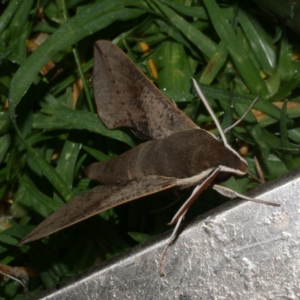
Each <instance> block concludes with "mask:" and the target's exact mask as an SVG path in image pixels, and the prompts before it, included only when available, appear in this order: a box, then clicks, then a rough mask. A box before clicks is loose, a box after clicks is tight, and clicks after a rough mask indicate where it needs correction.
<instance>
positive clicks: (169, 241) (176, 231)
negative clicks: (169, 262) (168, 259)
mask: <svg viewBox="0 0 300 300" xmlns="http://www.w3.org/2000/svg"><path fill="white" fill-rule="evenodd" d="M187 211H188V208H187V209H186V211H185V212H184V213H183V214H182V215H181V216H180V218H179V219H178V220H177V223H176V226H175V228H174V230H173V232H172V235H171V236H170V238H169V240H168V243H167V245H166V246H165V248H164V251H163V252H162V254H161V257H160V260H159V264H158V273H159V276H160V277H164V276H165V274H164V273H163V271H162V267H163V261H164V258H165V256H166V253H167V251H168V249H169V247H170V246H171V245H172V243H173V242H174V240H175V239H176V237H177V233H178V229H179V226H180V224H181V222H182V220H183V219H184V216H185V214H186V212H187Z"/></svg>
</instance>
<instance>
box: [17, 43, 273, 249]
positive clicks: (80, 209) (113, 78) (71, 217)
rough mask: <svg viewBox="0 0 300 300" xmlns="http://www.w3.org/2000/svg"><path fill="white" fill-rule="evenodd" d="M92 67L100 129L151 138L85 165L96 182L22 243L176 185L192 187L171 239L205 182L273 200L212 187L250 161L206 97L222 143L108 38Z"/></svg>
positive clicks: (99, 45)
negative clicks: (232, 142)
mask: <svg viewBox="0 0 300 300" xmlns="http://www.w3.org/2000/svg"><path fill="white" fill-rule="evenodd" d="M93 72H94V73H93V86H94V95H95V102H96V107H97V113H98V115H99V117H100V119H101V121H102V122H103V123H104V124H105V126H106V127H108V128H109V129H115V128H119V127H128V128H130V129H131V130H132V131H133V132H134V133H135V134H136V135H137V136H138V137H141V138H143V139H148V140H149V141H147V142H145V143H142V144H140V145H139V146H137V147H135V148H133V149H131V150H129V151H127V152H125V153H124V154H122V155H120V156H119V157H116V158H113V159H112V160H110V161H105V162H97V163H93V164H92V165H90V166H89V167H88V168H87V170H86V175H87V177H88V178H90V179H92V180H97V181H98V182H100V183H101V185H100V186H97V187H95V188H93V189H91V190H89V191H87V192H85V193H83V194H82V195H79V196H77V197H75V198H74V199H73V200H71V201H70V202H68V203H66V204H65V205H63V206H62V207H61V208H59V209H58V210H57V211H56V212H54V213H53V214H52V215H50V216H49V217H48V218H47V219H46V220H44V221H43V222H42V223H41V224H39V225H38V226H37V227H36V228H35V229H34V230H33V231H32V232H31V233H29V234H28V235H27V236H26V237H25V238H24V239H23V240H22V241H21V242H20V243H19V244H20V245H22V244H25V243H29V242H32V241H34V240H37V239H40V238H42V237H45V236H47V235H49V234H52V233H54V232H56V231H59V230H61V229H63V228H65V227H68V226H71V225H72V224H75V223H77V222H80V221H82V220H84V219H86V218H89V217H91V216H93V215H96V214H98V213H99V212H101V211H104V210H106V209H109V208H112V207H115V206H118V205H120V204H122V203H126V202H129V201H133V200H135V199H138V198H141V197H144V196H146V195H150V194H154V193H157V192H160V191H163V190H166V189H170V188H173V187H179V188H180V189H184V188H188V187H191V186H195V189H194V191H193V192H192V195H191V197H189V199H188V200H187V201H186V202H185V203H184V204H183V206H182V207H181V208H180V210H179V211H178V212H177V213H176V215H175V216H174V218H173V219H172V221H171V222H170V224H174V223H176V222H177V226H176V229H175V231H174V233H173V236H174V234H175V232H176V230H177V228H178V226H179V224H180V222H181V220H182V219H183V217H184V215H185V213H186V211H187V209H188V207H189V206H190V205H191V204H192V202H193V201H194V200H195V199H196V198H197V197H198V195H200V194H201V193H202V192H203V190H205V189H206V188H207V187H208V186H210V185H211V186H212V187H213V188H215V189H216V190H217V191H219V192H220V193H222V194H224V195H226V196H229V197H236V196H239V197H242V198H244V199H247V200H252V201H257V202H263V203H267V204H271V205H275V206H276V205H277V204H276V203H275V204H274V203H269V202H266V201H262V200H258V199H252V198H248V197H246V196H242V195H240V194H238V193H236V192H234V191H232V190H229V189H226V188H224V187H221V186H219V185H217V184H216V183H218V182H221V181H224V180H226V179H228V178H229V177H230V176H232V175H234V176H244V175H246V174H247V162H246V160H245V159H243V158H242V157H241V156H240V155H239V154H238V153H237V152H236V151H235V150H234V149H232V148H231V147H230V146H229V145H228V143H227V142H226V138H225V135H224V134H223V131H222V129H221V127H220V124H219V122H218V120H217V118H216V117H214V114H213V113H212V112H211V109H210V107H209V105H208V103H207V102H206V101H204V103H205V105H206V106H207V109H208V110H209V111H210V112H211V115H212V117H213V118H214V120H215V123H216V125H217V126H218V128H219V132H220V134H221V136H222V140H223V142H220V140H219V139H217V138H216V137H215V136H214V135H213V134H211V133H209V132H208V131H205V130H203V129H201V128H199V127H198V126H197V125H196V124H194V123H193V121H192V120H191V119H189V118H188V117H187V116H186V115H185V114H184V113H183V112H182V111H180V110H179V109H178V108H177V107H176V106H175V105H174V104H173V103H172V102H171V101H169V100H168V99H167V98H166V97H165V96H164V95H163V94H162V93H161V92H160V91H159V89H158V88H157V87H156V86H155V85H154V84H153V83H152V82H151V81H150V80H149V79H148V78H147V77H146V76H145V75H144V74H143V73H142V72H141V71H140V70H139V69H137V67H136V66H135V65H134V63H133V62H132V61H131V60H130V59H129V58H128V57H127V56H126V55H125V53H124V52H123V51H122V50H120V49H119V48H118V47H117V46H115V45H114V44H112V43H111V42H109V41H105V40H99V41H97V42H96V43H95V47H94V71H93ZM194 84H195V87H196V90H197V92H198V93H199V95H200V97H201V98H202V99H205V98H204V96H203V94H202V92H201V90H200V88H199V86H198V85H197V83H196V82H195V81H194ZM173 236H172V237H173ZM168 244H169V243H168Z"/></svg>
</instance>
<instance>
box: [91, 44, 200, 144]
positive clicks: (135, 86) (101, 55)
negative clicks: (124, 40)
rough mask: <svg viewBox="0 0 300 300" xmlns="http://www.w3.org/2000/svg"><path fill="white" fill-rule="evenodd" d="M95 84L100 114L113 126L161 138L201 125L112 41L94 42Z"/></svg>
mask: <svg viewBox="0 0 300 300" xmlns="http://www.w3.org/2000/svg"><path fill="white" fill-rule="evenodd" d="M93 85H94V94H95V101H96V106H97V112H98V115H99V116H100V118H101V120H102V122H103V123H104V124H105V125H106V126H107V127H108V128H110V129H114V128H117V127H129V128H131V129H133V130H134V131H135V132H138V133H140V134H141V135H142V136H143V137H145V138H148V139H161V138H164V137H167V136H169V135H171V134H173V133H174V132H178V131H183V130H188V129H195V128H198V126H196V125H195V124H194V123H193V122H192V121H191V120H190V119H189V118H188V117H187V116H186V115H185V114H184V113H183V112H182V111H180V110H179V109H178V108H177V107H176V106H175V105H174V104H173V103H172V102H171V101H170V100H168V99H167V98H166V97H165V96H164V95H163V94H162V93H161V92H160V91H159V89H158V88H157V87H156V86H155V85H154V84H153V83H152V82H151V81H150V80H149V79H148V78H147V77H146V76H145V75H144V74H143V73H142V72H141V71H140V70H139V69H138V68H137V67H136V66H135V65H134V63H133V62H132V61H131V60H130V59H129V58H128V57H127V55H126V54H125V53H124V52H123V51H122V50H120V49H119V48H118V47H117V46H115V45H114V44H112V43H111V42H109V41H104V40H100V41H97V42H96V43H95V48H94V75H93Z"/></svg>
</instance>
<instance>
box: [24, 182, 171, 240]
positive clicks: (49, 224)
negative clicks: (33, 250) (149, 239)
mask: <svg viewBox="0 0 300 300" xmlns="http://www.w3.org/2000/svg"><path fill="white" fill-rule="evenodd" d="M175 185H176V180H175V179H174V178H166V177H161V176H160V177H159V176H147V177H144V178H139V179H135V180H132V181H129V182H125V183H121V184H118V185H101V186H98V187H95V188H93V189H91V190H89V191H87V192H85V193H84V194H82V195H79V196H77V197H75V198H74V199H73V200H71V201H70V202H68V203H66V204H65V205H63V206H62V207H60V208H59V209H58V210H57V211H55V212H54V213H53V214H52V215H50V216H49V217H48V218H47V219H45V220H44V221H43V222H42V223H41V224H39V225H38V226H37V227H36V228H35V229H34V230H33V231H32V232H31V233H29V234H28V235H27V236H26V237H25V238H24V239H23V240H22V241H21V242H20V243H19V245H22V244H26V243H29V242H32V241H35V240H38V239H41V238H43V237H45V236H47V235H49V234H51V233H54V232H56V231H59V230H61V229H63V228H66V227H69V226H71V225H73V224H75V223H78V222H80V221H82V220H85V219H87V218H89V217H91V216H94V215H96V214H98V213H99V212H101V211H104V210H106V209H109V208H111V207H115V206H118V205H120V204H123V203H126V202H129V201H133V200H135V199H138V198H140V197H143V196H147V195H150V194H154V193H157V192H159V191H162V190H165V189H168V188H171V187H173V186H175Z"/></svg>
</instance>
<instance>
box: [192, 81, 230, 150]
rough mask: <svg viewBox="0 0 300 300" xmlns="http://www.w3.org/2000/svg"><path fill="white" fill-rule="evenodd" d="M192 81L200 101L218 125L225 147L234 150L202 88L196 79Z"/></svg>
mask: <svg viewBox="0 0 300 300" xmlns="http://www.w3.org/2000/svg"><path fill="white" fill-rule="evenodd" d="M192 80H193V83H194V87H195V89H196V91H197V93H198V95H199V97H200V99H201V100H202V102H203V104H204V105H205V107H206V109H207V111H208V112H209V114H210V116H211V117H212V118H213V120H214V122H215V124H216V126H217V128H218V131H219V133H220V136H221V138H222V140H223V143H224V146H225V147H226V148H230V149H232V148H231V147H230V146H229V144H228V143H227V139H226V136H225V134H224V131H223V129H222V127H221V124H220V122H219V120H218V118H217V117H216V115H215V113H214V111H213V110H212V108H211V107H210V105H209V103H208V101H207V99H206V98H205V96H204V94H203V93H202V91H201V89H200V86H199V85H198V83H197V81H196V80H195V79H194V78H192Z"/></svg>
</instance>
